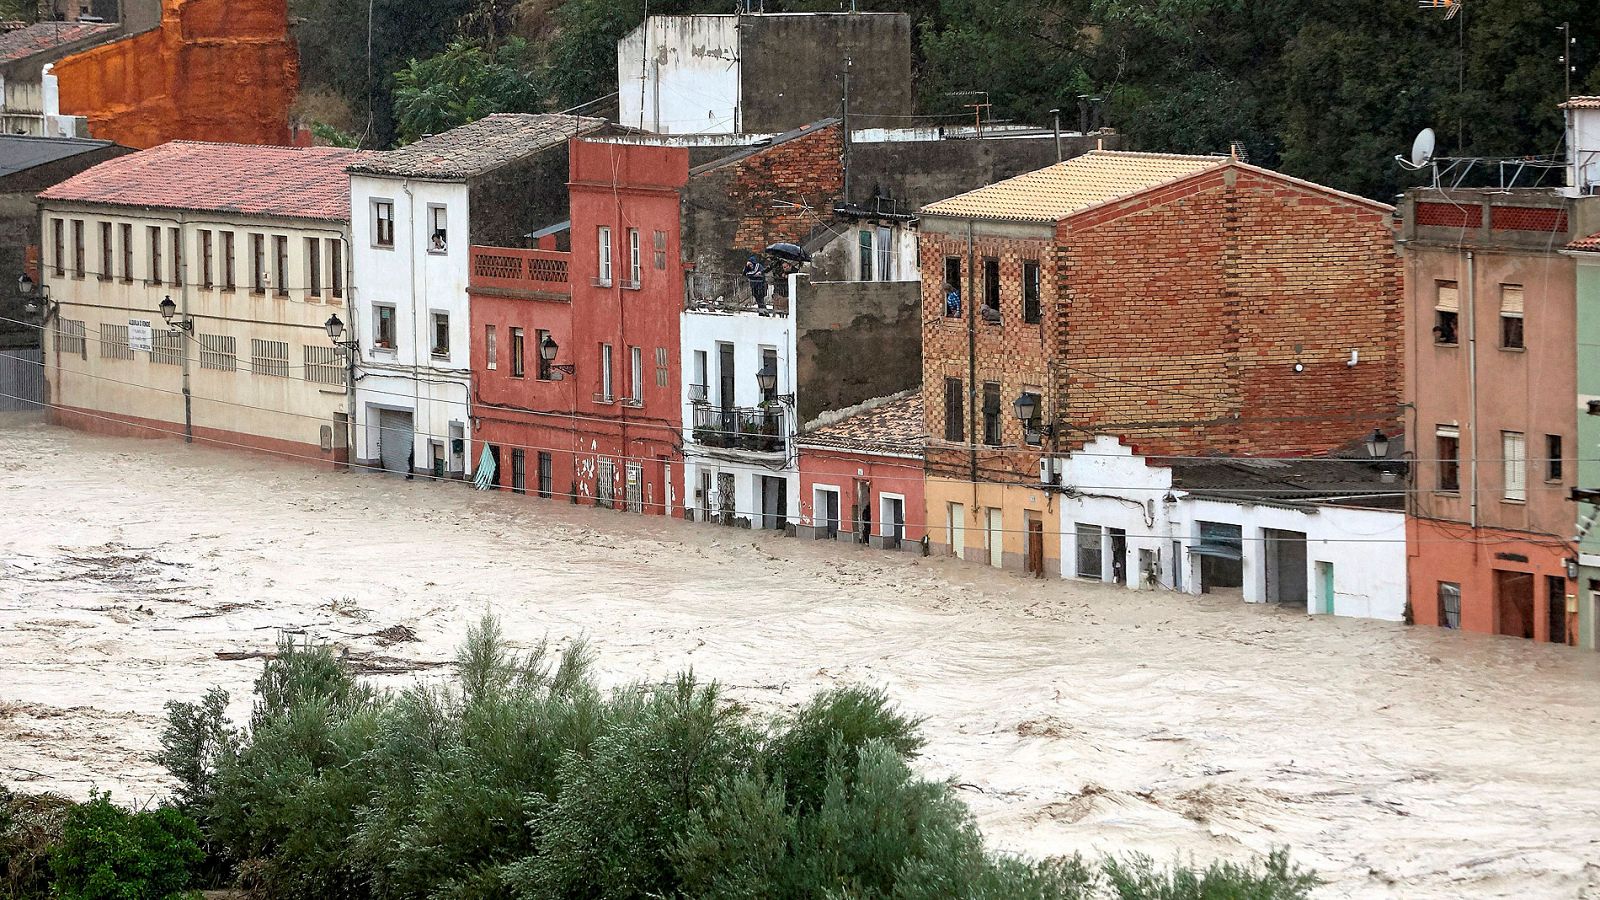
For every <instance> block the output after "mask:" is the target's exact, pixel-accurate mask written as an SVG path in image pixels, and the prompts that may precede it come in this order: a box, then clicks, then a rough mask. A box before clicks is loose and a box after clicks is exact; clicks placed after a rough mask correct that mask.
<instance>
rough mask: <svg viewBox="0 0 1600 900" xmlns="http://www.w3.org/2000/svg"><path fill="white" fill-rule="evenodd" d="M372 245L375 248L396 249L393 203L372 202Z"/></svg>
mask: <svg viewBox="0 0 1600 900" xmlns="http://www.w3.org/2000/svg"><path fill="white" fill-rule="evenodd" d="M372 244H373V246H375V247H389V248H393V247H394V202H393V201H390V200H374V201H372Z"/></svg>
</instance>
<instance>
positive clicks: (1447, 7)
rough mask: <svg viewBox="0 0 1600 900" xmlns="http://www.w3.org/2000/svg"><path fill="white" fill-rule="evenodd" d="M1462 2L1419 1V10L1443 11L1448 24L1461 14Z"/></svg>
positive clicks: (1454, 0) (1442, 0)
mask: <svg viewBox="0 0 1600 900" xmlns="http://www.w3.org/2000/svg"><path fill="white" fill-rule="evenodd" d="M1461 3H1462V0H1417V8H1418V9H1442V10H1444V20H1445V21H1446V22H1448V21H1450V20H1451V19H1454V18H1455V17H1456V14H1457V13H1459V12H1461Z"/></svg>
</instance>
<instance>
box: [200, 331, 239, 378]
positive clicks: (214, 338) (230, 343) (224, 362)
mask: <svg viewBox="0 0 1600 900" xmlns="http://www.w3.org/2000/svg"><path fill="white" fill-rule="evenodd" d="M200 368H202V369H215V370H216V371H218V372H236V371H238V370H239V341H238V339H237V338H235V337H234V336H233V335H231V334H202V335H200Z"/></svg>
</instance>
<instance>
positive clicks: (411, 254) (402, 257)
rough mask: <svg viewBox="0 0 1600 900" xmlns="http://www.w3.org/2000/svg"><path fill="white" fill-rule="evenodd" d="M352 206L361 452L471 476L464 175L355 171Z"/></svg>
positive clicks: (377, 460)
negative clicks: (436, 176) (417, 175)
mask: <svg viewBox="0 0 1600 900" xmlns="http://www.w3.org/2000/svg"><path fill="white" fill-rule="evenodd" d="M350 208H351V220H350V234H351V246H352V250H351V259H352V263H353V268H354V278H355V281H354V284H355V286H356V291H355V303H354V307H353V309H352V319H353V321H352V323H351V324H352V325H353V327H354V329H355V339H356V340H357V341H359V343H360V363H359V372H358V376H357V380H356V457H357V459H358V461H360V462H362V463H363V464H367V465H372V466H382V467H383V468H386V469H389V470H391V471H400V470H403V469H405V468H406V467H407V466H409V467H410V468H411V469H412V470H414V471H418V472H423V473H429V474H433V473H437V472H441V471H442V473H443V474H444V475H445V476H446V477H464V476H468V475H470V474H471V471H472V464H473V457H472V455H471V449H472V448H471V443H470V442H471V439H472V433H471V431H472V429H471V418H470V411H469V398H470V391H471V378H470V375H471V370H470V367H469V359H468V350H467V340H468V335H467V326H468V319H467V263H468V258H469V255H468V248H467V241H466V239H465V237H466V234H467V228H466V225H467V217H468V215H469V214H470V210H469V208H468V202H467V185H466V182H465V181H435V180H424V179H414V178H400V177H393V176H383V175H371V174H362V173H353V174H352V175H351V177H350ZM441 231H442V232H443V237H442V240H440V239H437V238H438V233H439V232H441ZM347 339H348V336H347Z"/></svg>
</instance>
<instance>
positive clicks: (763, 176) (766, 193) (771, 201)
mask: <svg viewBox="0 0 1600 900" xmlns="http://www.w3.org/2000/svg"><path fill="white" fill-rule="evenodd" d="M843 135H844V132H843V131H842V130H840V127H839V126H838V125H829V126H827V127H826V128H821V129H818V130H817V131H816V132H814V133H812V134H808V135H803V136H801V137H797V138H794V139H793V140H789V141H785V142H784V143H782V144H779V145H778V146H776V147H773V148H771V149H769V150H764V151H762V152H760V153H757V154H755V155H753V156H750V157H748V158H746V159H743V160H740V161H739V162H736V163H733V164H732V168H733V169H734V171H733V175H732V182H731V184H730V186H729V189H728V193H729V196H730V198H731V199H732V200H733V201H734V203H735V204H736V207H737V209H738V211H739V226H738V229H737V230H736V231H735V232H734V245H735V246H736V247H739V248H743V249H759V248H763V247H766V246H767V245H768V244H771V243H774V242H777V241H789V242H791V243H800V242H802V241H803V240H804V239H805V237H806V236H807V235H809V234H810V233H811V230H812V229H813V228H814V227H816V226H817V224H818V222H819V221H824V222H825V221H829V220H831V219H832V218H833V202H834V201H835V200H836V199H838V198H840V197H842V196H843V195H844V163H843V156H844V137H843ZM793 204H800V205H804V206H809V207H810V209H809V210H807V209H799V208H796V207H795V206H794V205H793Z"/></svg>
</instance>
